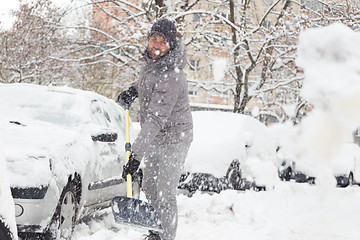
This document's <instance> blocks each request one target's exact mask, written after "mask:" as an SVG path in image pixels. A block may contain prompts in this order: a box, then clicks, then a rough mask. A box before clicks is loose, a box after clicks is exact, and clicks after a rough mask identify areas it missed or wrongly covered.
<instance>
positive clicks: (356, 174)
mask: <svg viewBox="0 0 360 240" xmlns="http://www.w3.org/2000/svg"><path fill="white" fill-rule="evenodd" d="M279 154H280V156H281V158H283V160H282V164H281V166H280V167H279V177H280V178H281V179H282V180H284V181H290V180H294V181H296V182H309V183H312V184H314V183H316V177H315V175H316V172H315V173H314V172H313V171H310V168H309V167H307V166H302V165H301V163H297V161H296V160H295V159H294V158H293V157H289V156H286V157H284V156H283V155H281V151H280V153H279ZM329 163H330V165H329V166H330V168H331V171H332V173H333V175H334V177H335V179H336V183H337V186H338V187H346V186H349V185H353V184H360V147H359V146H358V145H357V144H355V143H344V144H343V145H342V148H341V150H340V152H339V153H338V154H337V155H336V156H335V157H334V158H333V159H332V160H329Z"/></svg>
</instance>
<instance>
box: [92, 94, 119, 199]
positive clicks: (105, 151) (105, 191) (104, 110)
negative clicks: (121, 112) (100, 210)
mask: <svg viewBox="0 0 360 240" xmlns="http://www.w3.org/2000/svg"><path fill="white" fill-rule="evenodd" d="M91 120H92V123H93V124H94V126H96V127H98V129H97V130H95V131H94V132H97V134H101V133H106V134H117V138H116V140H114V139H109V140H106V139H105V140H94V141H93V148H94V155H95V156H94V158H95V161H94V167H93V169H92V173H91V174H90V175H91V183H90V184H89V187H88V189H89V197H90V198H91V199H92V201H91V202H104V201H109V200H111V199H112V197H114V194H115V195H117V194H116V193H114V192H116V191H119V184H121V183H123V182H124V181H123V179H122V177H121V173H122V165H123V162H124V157H123V154H122V153H123V146H121V143H122V141H121V140H120V139H119V135H121V132H120V131H119V129H118V128H116V127H114V125H115V124H114V118H113V117H112V115H111V111H110V109H109V107H108V104H106V102H105V101H104V100H102V99H96V100H93V101H92V102H91ZM92 137H93V139H94V136H92Z"/></svg>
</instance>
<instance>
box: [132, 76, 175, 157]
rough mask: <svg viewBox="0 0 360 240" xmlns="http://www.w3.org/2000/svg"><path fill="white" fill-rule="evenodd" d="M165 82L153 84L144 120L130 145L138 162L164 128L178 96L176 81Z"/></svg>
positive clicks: (165, 80) (164, 80)
mask: <svg viewBox="0 0 360 240" xmlns="http://www.w3.org/2000/svg"><path fill="white" fill-rule="evenodd" d="M167 80H168V79H163V80H160V81H159V82H158V83H157V84H155V86H154V89H153V92H152V96H151V100H150V102H149V107H148V110H147V113H146V119H145V121H144V123H143V125H142V128H141V131H140V133H139V135H138V137H137V138H136V140H135V142H134V143H133V145H132V152H133V153H134V154H135V156H136V159H137V160H139V161H141V159H142V158H143V157H144V155H145V153H146V152H147V151H148V149H149V147H150V145H151V143H152V142H153V140H154V138H155V136H156V135H157V134H158V133H159V132H160V130H161V129H163V128H164V126H165V123H166V122H167V120H168V118H169V117H170V115H171V112H172V110H173V108H174V106H175V104H176V101H177V98H178V96H179V86H176V85H177V81H167Z"/></svg>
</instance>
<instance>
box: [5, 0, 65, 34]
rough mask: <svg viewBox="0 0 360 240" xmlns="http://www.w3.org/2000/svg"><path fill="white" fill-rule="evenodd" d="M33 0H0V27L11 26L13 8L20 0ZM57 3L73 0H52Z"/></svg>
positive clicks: (26, 0)
mask: <svg viewBox="0 0 360 240" xmlns="http://www.w3.org/2000/svg"><path fill="white" fill-rule="evenodd" d="M30 1H31V0H0V28H2V29H3V28H10V27H11V23H12V21H14V19H13V18H12V17H11V14H10V13H11V10H16V9H18V7H19V3H20V2H30ZM52 2H53V3H55V4H64V3H70V2H71V0H52Z"/></svg>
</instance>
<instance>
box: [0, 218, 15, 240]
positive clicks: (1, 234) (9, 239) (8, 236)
mask: <svg viewBox="0 0 360 240" xmlns="http://www.w3.org/2000/svg"><path fill="white" fill-rule="evenodd" d="M0 239H1V240H13V239H14V236H13V234H12V232H11V231H10V228H9V226H7V225H6V223H5V221H3V220H2V218H1V217H0Z"/></svg>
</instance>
